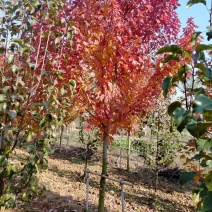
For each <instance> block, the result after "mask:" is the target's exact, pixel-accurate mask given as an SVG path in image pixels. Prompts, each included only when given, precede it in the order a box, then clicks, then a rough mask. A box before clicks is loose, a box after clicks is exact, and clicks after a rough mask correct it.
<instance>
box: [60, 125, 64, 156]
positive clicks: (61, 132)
mask: <svg viewBox="0 0 212 212" xmlns="http://www.w3.org/2000/svg"><path fill="white" fill-rule="evenodd" d="M63 130H64V126H61V131H60V148H59V152H60V153H61V148H62V139H63Z"/></svg>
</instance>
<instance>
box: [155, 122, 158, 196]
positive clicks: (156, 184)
mask: <svg viewBox="0 0 212 212" xmlns="http://www.w3.org/2000/svg"><path fill="white" fill-rule="evenodd" d="M156 142H157V143H156V145H157V146H156V156H155V192H157V188H158V171H159V167H158V160H159V121H158V125H157V141H156Z"/></svg>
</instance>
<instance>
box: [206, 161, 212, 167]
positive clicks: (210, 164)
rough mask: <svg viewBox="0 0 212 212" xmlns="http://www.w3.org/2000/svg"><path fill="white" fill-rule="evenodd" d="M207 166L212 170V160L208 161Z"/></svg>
mask: <svg viewBox="0 0 212 212" xmlns="http://www.w3.org/2000/svg"><path fill="white" fill-rule="evenodd" d="M206 164H207V165H208V166H209V167H210V168H212V160H208V161H207V162H206Z"/></svg>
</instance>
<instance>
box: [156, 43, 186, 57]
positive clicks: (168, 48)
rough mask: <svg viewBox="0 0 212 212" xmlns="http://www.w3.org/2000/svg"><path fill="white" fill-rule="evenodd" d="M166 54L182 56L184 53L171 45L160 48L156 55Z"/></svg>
mask: <svg viewBox="0 0 212 212" xmlns="http://www.w3.org/2000/svg"><path fill="white" fill-rule="evenodd" d="M166 52H171V53H175V54H182V53H183V52H182V49H181V48H180V47H179V46H177V45H171V46H165V47H162V48H160V49H159V50H158V51H157V52H156V55H158V54H162V53H166Z"/></svg>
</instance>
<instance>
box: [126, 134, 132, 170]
mask: <svg viewBox="0 0 212 212" xmlns="http://www.w3.org/2000/svg"><path fill="white" fill-rule="evenodd" d="M127 145H128V149H127V171H130V147H131V141H130V131H129V130H128V132H127Z"/></svg>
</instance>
